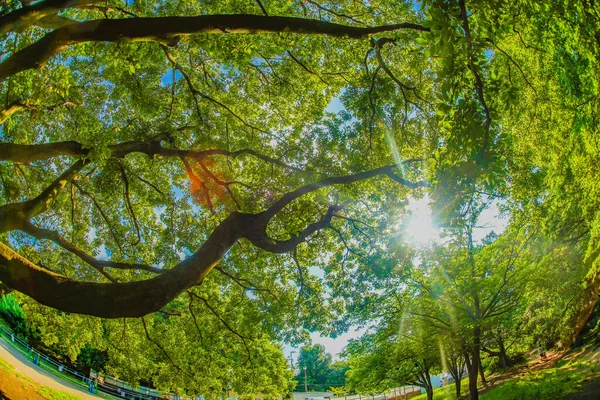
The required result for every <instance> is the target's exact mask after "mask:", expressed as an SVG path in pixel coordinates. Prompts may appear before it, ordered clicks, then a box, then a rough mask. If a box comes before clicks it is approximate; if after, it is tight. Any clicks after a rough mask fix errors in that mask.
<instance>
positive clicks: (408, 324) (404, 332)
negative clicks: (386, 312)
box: [347, 319, 440, 400]
mask: <svg viewBox="0 0 600 400" xmlns="http://www.w3.org/2000/svg"><path fill="white" fill-rule="evenodd" d="M392 321H394V322H395V323H393V322H392ZM414 322H415V321H407V320H404V321H402V322H401V323H400V321H398V319H395V320H394V319H392V320H387V321H386V323H384V324H382V325H380V326H379V330H378V332H377V333H374V334H369V335H365V336H363V337H362V338H361V339H360V341H358V342H355V343H354V344H351V345H350V346H349V349H348V351H349V353H350V369H349V370H348V374H347V375H348V382H349V384H350V386H351V387H352V388H353V389H354V390H356V391H357V392H359V393H361V392H362V393H381V392H383V391H385V390H387V389H390V388H392V387H397V386H400V385H406V384H408V385H415V386H420V387H422V388H423V389H425V392H426V393H427V399H428V400H431V399H432V398H433V385H432V383H431V375H432V373H433V372H435V371H436V370H437V369H439V366H440V352H439V346H438V344H437V343H436V337H435V336H433V335H430V332H427V331H426V330H424V329H422V327H419V326H418V324H415V323H414ZM399 323H400V324H399Z"/></svg>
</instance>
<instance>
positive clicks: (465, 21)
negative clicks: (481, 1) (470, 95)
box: [458, 0, 492, 157]
mask: <svg viewBox="0 0 600 400" xmlns="http://www.w3.org/2000/svg"><path fill="white" fill-rule="evenodd" d="M458 4H459V6H460V14H461V18H462V25H463V29H464V31H465V39H466V41H467V53H468V54H467V56H468V59H469V69H470V70H471V72H472V73H473V76H474V77H475V91H476V92H477V98H478V99H479V103H480V104H481V107H482V108H483V114H484V116H485V122H484V125H483V129H484V131H483V145H482V146H481V150H480V151H479V155H478V157H481V156H483V154H484V153H485V152H486V150H487V146H488V144H489V141H490V127H491V125H492V116H491V114H490V109H489V108H488V105H487V102H486V101H485V96H484V94H483V80H482V79H481V76H480V74H479V72H478V71H477V66H476V65H475V60H474V58H475V57H474V55H473V51H474V49H473V38H472V37H471V29H470V28H469V17H468V14H467V7H466V5H465V1H464V0H458Z"/></svg>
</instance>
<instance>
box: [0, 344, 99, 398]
mask: <svg viewBox="0 0 600 400" xmlns="http://www.w3.org/2000/svg"><path fill="white" fill-rule="evenodd" d="M0 358H2V359H3V360H5V361H6V362H7V363H9V364H11V365H12V366H13V367H14V368H15V371H16V372H18V373H19V374H21V375H23V376H26V377H28V378H30V379H31V380H33V381H34V382H36V383H39V384H40V385H41V386H47V387H49V388H52V389H56V390H61V391H63V392H67V393H70V394H72V395H75V396H77V397H79V398H82V399H93V400H98V399H102V397H98V396H94V395H92V394H90V393H87V392H85V391H83V390H81V389H79V388H78V387H76V386H75V385H73V384H71V383H70V382H66V381H64V380H63V379H60V378H59V377H57V376H54V375H52V374H51V373H50V372H48V371H46V370H44V369H42V368H40V367H38V366H36V365H34V364H33V363H32V362H31V361H29V360H28V359H27V358H25V357H24V356H23V355H22V354H21V353H19V352H18V351H17V350H16V349H14V348H13V347H11V346H10V345H9V344H8V343H6V342H5V341H4V338H2V339H0ZM15 400H16V399H15Z"/></svg>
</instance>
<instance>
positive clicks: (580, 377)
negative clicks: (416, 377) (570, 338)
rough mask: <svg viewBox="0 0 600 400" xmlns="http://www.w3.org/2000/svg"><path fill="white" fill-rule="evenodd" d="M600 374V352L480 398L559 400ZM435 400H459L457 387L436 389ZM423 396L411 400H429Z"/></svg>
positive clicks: (567, 361)
mask: <svg viewBox="0 0 600 400" xmlns="http://www.w3.org/2000/svg"><path fill="white" fill-rule="evenodd" d="M599 373H600V352H589V351H588V352H586V353H584V354H580V355H579V356H575V357H573V358H572V359H568V358H567V359H563V360H561V361H559V362H557V363H556V365H555V366H554V367H551V368H546V369H543V370H540V371H533V372H525V373H524V374H522V375H519V376H516V377H514V378H512V379H510V380H508V381H506V382H504V383H502V384H499V385H498V386H497V387H495V388H493V389H490V390H489V391H488V392H486V393H484V394H482V395H481V399H482V400H558V399H562V398H563V397H565V396H566V395H568V394H571V393H577V392H578V391H580V390H581V388H582V385H583V383H584V382H585V381H587V380H590V379H593V378H597V377H598V376H599ZM461 388H462V389H463V390H462V394H463V396H464V395H465V394H466V393H467V392H468V380H467V379H463V381H462V386H461ZM433 398H434V400H456V396H455V386H454V384H452V385H448V386H445V387H443V388H438V389H434V391H433ZM426 399H427V395H426V394H421V395H419V396H416V397H413V398H412V400H426Z"/></svg>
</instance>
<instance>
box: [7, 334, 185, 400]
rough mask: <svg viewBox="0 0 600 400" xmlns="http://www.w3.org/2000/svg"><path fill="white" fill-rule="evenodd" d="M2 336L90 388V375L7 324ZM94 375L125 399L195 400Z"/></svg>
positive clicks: (44, 364) (39, 362)
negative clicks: (50, 354) (35, 343)
mask: <svg viewBox="0 0 600 400" xmlns="http://www.w3.org/2000/svg"><path fill="white" fill-rule="evenodd" d="M0 336H2V337H4V338H5V339H6V340H7V341H10V342H11V343H12V344H13V347H15V348H16V349H17V350H18V351H19V352H20V353H21V354H23V355H24V356H25V357H27V359H29V360H30V361H32V362H33V363H34V364H35V365H37V366H39V367H40V368H43V369H45V370H47V371H48V372H50V373H52V374H54V375H58V376H59V377H61V378H63V379H65V380H66V381H68V382H71V383H73V384H75V385H76V386H80V387H81V389H83V390H89V386H90V377H87V376H85V375H83V374H82V373H81V372H79V371H76V370H74V369H72V368H69V367H68V366H66V365H64V364H61V363H60V362H59V361H58V360H55V359H54V358H52V357H50V356H48V355H46V354H44V353H42V352H40V351H39V350H37V349H35V348H34V347H32V346H30V345H29V344H28V343H27V342H26V341H24V340H23V339H22V338H20V337H18V336H17V335H16V334H15V333H14V332H12V331H11V330H10V329H8V328H7V327H5V326H2V325H0ZM92 376H93V377H94V378H96V382H97V383H99V385H97V388H98V389H99V390H101V391H103V392H105V393H107V394H110V395H111V396H114V397H119V398H124V399H136V400H138V399H139V400H151V399H152V400H153V399H163V398H169V399H173V400H193V399H192V398H189V397H188V398H184V397H180V396H177V395H174V394H171V393H170V394H168V395H163V394H160V393H159V392H158V391H156V389H152V388H149V387H145V386H139V387H133V386H132V385H130V384H128V383H127V382H124V381H122V380H120V379H118V378H115V377H112V376H108V375H104V376H102V378H101V381H99V380H98V379H97V376H98V375H97V374H96V373H92Z"/></svg>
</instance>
